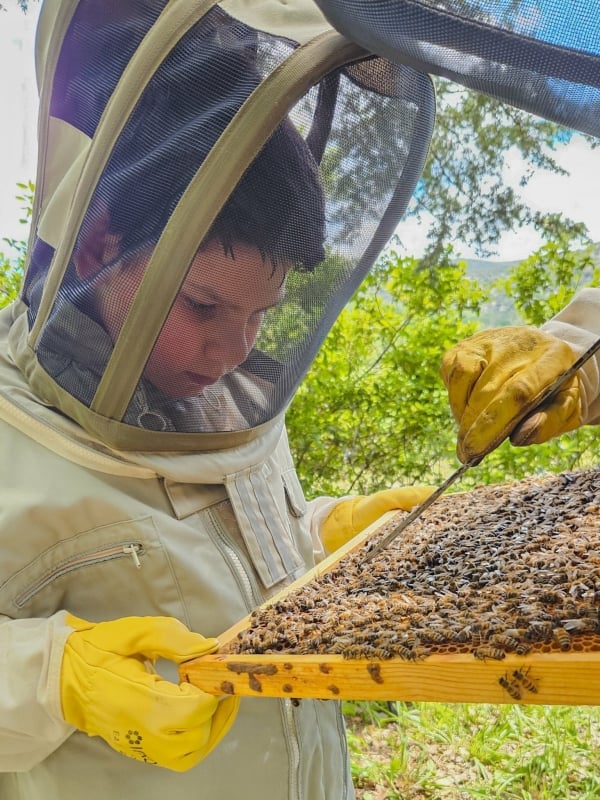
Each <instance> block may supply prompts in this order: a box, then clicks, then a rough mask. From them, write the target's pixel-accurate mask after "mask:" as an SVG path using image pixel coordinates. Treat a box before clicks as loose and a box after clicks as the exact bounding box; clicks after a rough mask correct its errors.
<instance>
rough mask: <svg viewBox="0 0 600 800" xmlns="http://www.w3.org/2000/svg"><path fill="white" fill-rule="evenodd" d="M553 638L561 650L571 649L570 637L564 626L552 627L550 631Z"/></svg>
mask: <svg viewBox="0 0 600 800" xmlns="http://www.w3.org/2000/svg"><path fill="white" fill-rule="evenodd" d="M552 634H553V636H554V639H555V641H556V643H557V644H558V646H559V647H560V649H561V650H570V649H571V637H570V635H569V633H568V631H566V630H565V629H564V628H554V630H553V632H552Z"/></svg>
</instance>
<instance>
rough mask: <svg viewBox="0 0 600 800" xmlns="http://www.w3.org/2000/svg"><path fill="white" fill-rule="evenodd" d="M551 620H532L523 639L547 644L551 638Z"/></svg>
mask: <svg viewBox="0 0 600 800" xmlns="http://www.w3.org/2000/svg"><path fill="white" fill-rule="evenodd" d="M552 634H553V626H552V621H551V620H534V621H533V622H530V623H529V627H528V628H527V630H526V631H525V638H526V639H527V640H528V641H530V642H547V641H549V640H550V639H551V638H552Z"/></svg>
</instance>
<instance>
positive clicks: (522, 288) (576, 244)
mask: <svg viewBox="0 0 600 800" xmlns="http://www.w3.org/2000/svg"><path fill="white" fill-rule="evenodd" d="M556 223H557V225H555V226H553V228H552V229H551V235H552V236H553V238H552V239H551V240H550V241H548V242H546V243H545V244H544V245H543V246H542V247H541V248H540V249H539V250H537V251H536V252H535V253H533V254H532V255H530V256H529V257H528V258H526V259H525V260H524V261H522V262H521V263H520V264H519V265H517V266H516V267H515V268H514V269H513V270H512V271H511V272H510V274H509V276H508V278H506V279H505V280H500V281H498V282H497V285H498V286H500V287H501V288H503V289H504V291H505V292H506V294H507V295H508V296H509V297H510V298H511V299H512V301H513V303H514V305H515V307H516V309H517V310H518V311H519V314H520V315H521V317H522V320H523V321H524V322H525V323H527V324H529V325H541V324H543V323H544V322H545V321H546V320H548V319H549V318H550V317H552V316H554V314H557V313H558V312H559V311H560V309H561V308H564V307H565V306H566V305H567V303H568V302H569V301H570V300H571V298H572V297H573V295H574V294H575V292H576V291H577V290H578V289H580V288H581V287H582V286H598V285H599V284H600V264H599V263H598V262H597V261H596V260H595V247H594V244H593V243H592V242H591V241H590V240H589V238H588V236H587V235H586V233H585V229H584V227H583V226H581V225H577V226H569V225H567V226H565V225H564V224H560V221H559V220H556Z"/></svg>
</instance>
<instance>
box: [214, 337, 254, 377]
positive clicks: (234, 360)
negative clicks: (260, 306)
mask: <svg viewBox="0 0 600 800" xmlns="http://www.w3.org/2000/svg"><path fill="white" fill-rule="evenodd" d="M253 344H254V338H253V337H250V336H249V335H248V332H247V330H246V326H245V325H238V326H236V327H235V328H233V327H232V328H228V329H227V330H224V331H221V332H219V334H218V335H216V336H212V337H210V339H208V340H207V342H206V344H205V347H204V355H205V357H206V358H207V359H209V360H210V362H211V363H214V364H215V365H217V364H218V365H219V368H220V371H221V374H225V373H226V372H230V371H231V370H232V369H234V368H235V367H237V366H239V365H240V364H241V363H242V362H244V361H245V360H246V359H247V358H248V356H249V354H250V351H251V350H252V346H253Z"/></svg>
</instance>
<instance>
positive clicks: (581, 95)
mask: <svg viewBox="0 0 600 800" xmlns="http://www.w3.org/2000/svg"><path fill="white" fill-rule="evenodd" d="M317 4H318V5H319V7H320V8H321V10H322V11H323V12H324V14H325V15H326V16H327V18H328V19H329V20H330V22H331V23H332V24H333V25H334V26H335V27H336V29H337V30H339V31H341V32H342V33H343V34H344V35H345V36H347V37H348V38H350V39H352V41H355V42H357V43H358V44H361V45H362V46H363V47H366V48H368V49H369V50H370V51H371V52H373V53H377V54H379V55H381V56H384V57H385V58H389V59H390V60H391V61H393V62H395V63H403V64H410V65H412V66H413V67H415V68H416V69H420V70H424V71H425V72H427V73H430V74H434V75H441V76H443V77H445V78H448V79H449V80H452V81H454V82H456V83H459V84H462V85H463V86H467V87H469V88H470V89H473V90H475V91H477V92H480V93H483V94H487V95H490V96H492V97H495V98H497V99H498V100H501V101H503V102H505V103H507V104H509V105H511V106H515V107H517V108H521V109H524V110H525V111H529V112H531V113H532V114H536V115H538V116H540V117H544V118H545V119H549V120H552V121H554V122H557V123H560V124H562V125H565V126H566V127H567V128H571V129H573V130H577V131H581V132H583V133H588V134H591V135H593V136H600V13H599V10H600V9H599V7H598V0H568V2H567V1H566V0H317Z"/></svg>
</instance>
